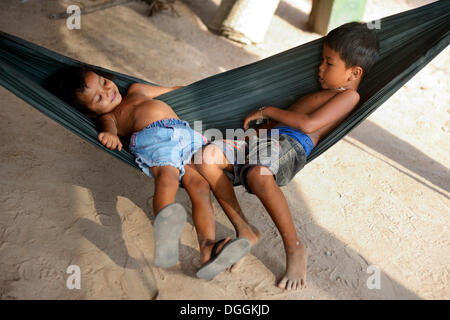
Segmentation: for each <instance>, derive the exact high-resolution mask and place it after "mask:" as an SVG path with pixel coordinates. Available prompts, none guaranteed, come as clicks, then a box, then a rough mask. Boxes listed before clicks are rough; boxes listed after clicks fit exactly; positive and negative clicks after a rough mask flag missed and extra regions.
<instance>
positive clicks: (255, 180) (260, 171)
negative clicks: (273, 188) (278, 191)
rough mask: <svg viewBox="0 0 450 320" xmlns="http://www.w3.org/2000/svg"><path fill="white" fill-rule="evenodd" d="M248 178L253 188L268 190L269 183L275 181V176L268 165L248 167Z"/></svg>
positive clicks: (249, 184)
mask: <svg viewBox="0 0 450 320" xmlns="http://www.w3.org/2000/svg"><path fill="white" fill-rule="evenodd" d="M246 180H247V184H248V186H249V187H250V189H251V190H260V189H261V190H266V189H267V188H266V187H267V185H268V184H272V183H273V182H274V177H273V174H272V172H271V171H270V170H269V169H268V168H267V167H265V166H254V167H251V168H250V169H248V171H247V176H246Z"/></svg>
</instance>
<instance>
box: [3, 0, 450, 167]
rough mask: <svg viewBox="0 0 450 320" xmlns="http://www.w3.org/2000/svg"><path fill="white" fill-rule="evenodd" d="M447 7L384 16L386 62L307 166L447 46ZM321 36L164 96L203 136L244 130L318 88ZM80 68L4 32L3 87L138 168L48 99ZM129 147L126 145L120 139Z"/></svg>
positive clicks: (123, 84)
mask: <svg viewBox="0 0 450 320" xmlns="http://www.w3.org/2000/svg"><path fill="white" fill-rule="evenodd" d="M449 27H450V1H438V2H434V3H432V4H429V5H426V6H423V7H420V8H417V9H414V10H410V11H406V12H402V13H400V14H397V15H393V16H390V17H386V18H384V19H382V20H381V29H380V30H377V34H378V37H379V39H380V44H381V56H380V59H379V60H378V62H377V63H376V64H375V65H374V66H373V68H372V70H371V72H370V73H369V74H368V75H367V77H365V79H364V80H363V82H362V83H361V86H360V90H359V92H360V96H361V102H360V105H359V106H358V108H357V109H356V110H355V111H354V112H353V113H352V114H351V115H350V116H349V117H348V118H347V119H346V120H345V121H344V122H343V123H342V124H340V125H339V126H338V127H337V128H336V129H335V130H334V131H333V132H332V133H330V134H329V135H328V136H327V137H326V138H324V139H323V140H322V141H321V142H320V143H319V144H318V145H317V146H316V147H315V148H314V149H313V152H312V153H311V154H310V155H309V157H308V159H307V160H308V162H309V161H311V160H313V159H314V158H316V157H317V156H319V155H320V154H321V153H322V152H324V151H326V150H327V149H328V148H330V147H331V146H332V145H334V144H335V143H336V142H338V141H339V140H340V139H341V138H342V137H344V136H345V135H346V134H347V133H349V132H350V131H351V130H352V129H353V128H354V127H356V126H357V125H358V124H359V123H361V122H362V121H363V120H364V119H365V118H366V117H368V116H369V115H370V114H371V113H372V112H373V111H375V109H376V108H378V107H379V106H380V105H381V104H382V103H383V102H385V101H386V100H387V99H388V98H389V97H390V96H391V95H392V94H394V93H395V92H396V91H397V90H398V89H399V88H401V87H402V86H403V85H404V84H405V83H406V82H407V81H408V80H409V79H411V78H412V77H413V76H414V75H415V74H416V73H417V72H418V71H419V70H421V69H422V68H423V67H424V66H425V65H426V64H427V63H428V62H430V61H431V60H432V59H433V58H434V57H435V56H436V55H437V54H438V53H439V52H441V51H442V50H444V49H445V48H446V46H447V45H448V43H449V38H450V36H449V29H450V28H449ZM322 42H323V38H321V39H318V40H315V41H312V42H309V43H306V44H304V45H301V46H299V47H296V48H293V49H290V50H288V51H285V52H282V53H280V54H277V55H274V56H272V57H269V58H266V59H264V60H261V61H258V62H255V63H252V64H249V65H246V66H243V67H240V68H237V69H233V70H230V71H227V72H224V73H221V74H217V75H215V76H212V77H209V78H206V79H203V80H200V81H198V82H195V83H193V84H191V85H189V86H186V87H183V88H181V89H178V90H175V91H172V92H169V93H167V94H164V95H162V96H160V97H158V99H160V100H162V101H165V102H166V103H168V104H169V105H170V106H171V107H172V108H173V109H174V110H175V112H176V113H177V114H178V116H179V117H180V118H181V119H183V120H186V121H188V122H190V123H191V124H193V122H194V121H195V120H202V123H203V130H206V129H209V128H217V129H220V130H222V132H225V129H226V128H231V129H234V128H241V127H242V125H243V119H244V117H245V116H246V115H247V114H248V113H249V112H250V111H252V110H254V109H257V108H258V107H260V106H262V105H273V106H277V107H280V108H287V107H288V106H289V105H291V104H292V103H294V102H295V101H296V100H298V99H299V98H300V97H301V96H303V95H305V94H306V93H310V92H313V91H317V90H319V89H320V87H319V83H318V81H317V70H318V66H319V64H320V61H321V50H322ZM79 64H81V62H79V61H77V60H74V59H71V58H68V57H65V56H63V55H60V54H58V53H55V52H53V51H50V50H47V49H45V48H42V47H40V46H38V45H35V44H32V43H30V42H27V41H25V40H22V39H20V38H17V37H14V36H12V35H9V34H6V33H3V32H0V84H1V85H2V86H4V87H5V88H7V89H8V90H10V91H12V92H13V93H14V94H16V95H17V96H18V97H20V98H21V99H23V100H24V101H26V102H27V103H29V104H30V105H32V106H34V107H35V108H37V109H38V110H40V111H41V112H43V113H44V114H46V115H47V116H49V117H50V118H52V119H54V120H55V121H57V122H58V123H60V124H61V125H63V126H65V127H66V128H68V129H69V130H71V131H73V132H74V133H75V134H77V135H79V136H80V137H82V138H83V139H86V140H87V141H89V142H90V143H92V144H94V145H96V146H97V147H99V148H101V149H103V150H104V151H106V152H109V153H110V154H112V155H113V156H115V157H117V158H119V159H120V160H122V161H124V162H126V163H127V164H129V165H131V166H133V167H135V168H137V169H139V168H138V166H137V165H136V164H135V162H134V157H133V155H131V154H130V153H129V152H128V151H127V150H125V149H122V151H121V152H119V151H117V150H114V151H111V150H109V149H107V148H105V147H104V146H102V145H101V143H100V142H99V141H98V139H97V134H98V131H97V128H96V125H95V123H94V122H92V121H91V120H89V119H88V118H87V117H85V116H84V115H82V114H81V113H79V112H78V111H77V110H75V109H74V108H72V107H70V106H69V105H67V104H66V103H64V102H63V101H62V100H60V99H59V98H57V97H55V96H54V95H52V94H51V93H49V92H48V91H47V90H46V89H45V88H44V87H43V83H45V80H46V79H48V77H49V76H50V75H51V74H53V73H54V72H56V71H58V70H60V69H61V68H62V67H65V66H68V65H71V66H73V65H79ZM93 67H94V69H97V70H103V71H106V72H109V73H111V74H112V75H113V76H114V77H115V80H114V81H115V82H116V84H117V85H118V87H119V89H120V91H121V93H122V94H124V93H126V90H127V88H128V86H129V85H130V84H131V83H133V82H145V81H143V80H140V79H137V78H134V77H131V76H127V75H124V74H120V73H117V72H113V71H110V70H106V69H103V68H100V67H96V66H93ZM123 142H124V145H126V143H125V142H126V141H123Z"/></svg>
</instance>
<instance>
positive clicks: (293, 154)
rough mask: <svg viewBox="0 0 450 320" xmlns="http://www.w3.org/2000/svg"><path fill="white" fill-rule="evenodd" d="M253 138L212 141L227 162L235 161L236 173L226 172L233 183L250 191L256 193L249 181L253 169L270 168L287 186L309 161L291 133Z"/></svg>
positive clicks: (282, 184)
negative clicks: (259, 166) (259, 167)
mask: <svg viewBox="0 0 450 320" xmlns="http://www.w3.org/2000/svg"><path fill="white" fill-rule="evenodd" d="M253 139H255V140H254V141H253V142H251V141H250V143H247V142H245V141H236V140H226V139H223V140H215V141H213V142H211V144H214V145H216V146H217V147H219V148H220V149H221V150H222V152H223V153H224V155H225V157H226V159H227V161H228V163H231V164H233V172H229V171H224V172H225V174H226V175H227V176H228V178H229V179H230V180H231V182H232V183H233V185H235V186H236V185H243V186H244V187H245V189H246V190H247V191H248V192H249V193H253V192H252V191H251V190H250V188H249V186H248V184H247V173H248V170H249V169H250V168H252V167H254V166H258V165H262V166H265V167H267V168H268V169H269V170H270V171H271V172H272V174H273V176H274V178H275V182H276V183H277V185H278V186H280V187H281V186H285V185H287V184H288V183H289V182H290V181H291V180H292V179H293V178H294V177H295V175H296V174H297V173H298V172H299V171H300V170H301V169H302V168H303V167H304V166H305V164H306V154H305V149H304V148H303V146H302V145H301V144H300V142H298V141H297V140H295V139H294V138H292V137H290V136H288V135H285V134H280V135H279V136H278V138H274V137H267V138H264V139H261V138H258V137H254V138H253ZM261 155H262V156H261ZM242 159H244V161H242Z"/></svg>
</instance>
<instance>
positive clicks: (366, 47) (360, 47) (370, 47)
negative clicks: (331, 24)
mask: <svg viewBox="0 0 450 320" xmlns="http://www.w3.org/2000/svg"><path fill="white" fill-rule="evenodd" d="M324 43H325V44H326V45H327V46H328V47H329V48H330V49H332V50H334V51H336V52H338V53H339V55H340V56H341V59H342V60H344V62H345V66H346V67H347V68H350V67H354V66H359V67H361V68H362V69H363V75H364V76H365V75H366V74H367V73H368V72H369V70H370V69H371V68H372V66H373V65H374V63H375V61H376V60H377V59H378V56H379V52H380V43H379V41H378V38H377V35H376V33H375V30H371V29H369V28H368V27H367V25H366V24H365V23H360V22H350V23H346V24H343V25H341V26H340V27H338V28H336V29H334V30H331V31H330V32H329V33H328V34H327V36H326V37H325V42H324Z"/></svg>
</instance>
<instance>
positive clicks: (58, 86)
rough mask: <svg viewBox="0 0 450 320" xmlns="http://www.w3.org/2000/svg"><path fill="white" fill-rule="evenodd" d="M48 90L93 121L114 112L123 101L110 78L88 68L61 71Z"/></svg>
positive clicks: (55, 76) (70, 68)
mask: <svg viewBox="0 0 450 320" xmlns="http://www.w3.org/2000/svg"><path fill="white" fill-rule="evenodd" d="M49 89H50V91H51V92H53V93H54V94H55V95H56V96H59V97H61V98H62V99H63V100H64V101H65V102H67V103H68V104H70V105H71V106H73V107H75V108H77V109H78V110H79V111H81V112H82V113H83V114H85V115H86V116H88V117H89V118H91V119H94V118H96V117H97V116H98V115H102V114H104V113H108V112H110V111H112V110H113V109H114V108H115V107H117V106H118V105H119V104H120V102H122V96H121V95H120V92H119V89H118V88H117V86H116V84H115V83H114V82H113V81H111V80H110V76H109V75H107V74H104V73H102V72H99V71H94V70H93V69H92V68H90V67H87V66H81V67H69V68H67V69H64V70H61V71H60V72H58V73H57V74H55V75H54V76H53V79H52V80H51V82H50V88H49Z"/></svg>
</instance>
